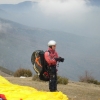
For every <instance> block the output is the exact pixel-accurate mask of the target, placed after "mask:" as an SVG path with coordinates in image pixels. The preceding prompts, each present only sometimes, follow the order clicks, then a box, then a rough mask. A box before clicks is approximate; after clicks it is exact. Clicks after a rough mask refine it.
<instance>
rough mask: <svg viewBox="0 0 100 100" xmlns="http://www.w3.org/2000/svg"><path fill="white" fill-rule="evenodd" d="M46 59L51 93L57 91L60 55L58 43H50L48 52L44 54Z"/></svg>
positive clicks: (51, 41) (52, 41)
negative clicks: (57, 50) (58, 59)
mask: <svg viewBox="0 0 100 100" xmlns="http://www.w3.org/2000/svg"><path fill="white" fill-rule="evenodd" d="M44 58H45V60H46V62H47V63H48V72H49V90H50V91H51V92H55V91H57V69H56V66H57V60H56V59H57V58H59V57H58V53H57V52H56V42H55V41H54V40H50V41H49V42H48V50H47V51H46V52H45V54H44Z"/></svg>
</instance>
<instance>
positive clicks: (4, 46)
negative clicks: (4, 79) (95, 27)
mask: <svg viewBox="0 0 100 100" xmlns="http://www.w3.org/2000/svg"><path fill="white" fill-rule="evenodd" d="M51 39H54V40H55V41H57V51H58V53H59V56H61V57H64V58H65V61H64V63H60V66H59V68H58V70H59V71H58V74H60V75H62V76H65V77H68V78H69V79H71V80H78V78H79V76H80V75H83V74H84V72H85V71H86V70H87V71H89V72H90V73H92V75H93V76H94V77H95V78H96V79H98V80H99V81H100V77H99V76H100V53H99V51H100V40H99V39H95V38H87V37H83V36H79V35H75V34H71V33H66V32H60V31H51V30H45V29H40V28H32V27H28V26H25V25H21V24H18V23H15V22H13V21H9V20H5V19H2V18H0V66H3V67H5V68H7V69H9V70H12V71H15V70H17V69H18V68H20V67H21V68H29V69H31V70H32V71H33V68H32V64H31V55H32V53H33V51H34V50H38V49H39V50H40V49H42V50H44V51H45V50H47V43H48V41H49V40H51ZM33 73H35V72H34V71H33Z"/></svg>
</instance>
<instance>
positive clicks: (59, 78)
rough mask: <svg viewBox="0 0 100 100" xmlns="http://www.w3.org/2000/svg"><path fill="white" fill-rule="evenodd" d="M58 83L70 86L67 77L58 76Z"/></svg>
mask: <svg viewBox="0 0 100 100" xmlns="http://www.w3.org/2000/svg"><path fill="white" fill-rule="evenodd" d="M57 83H58V84H64V85H66V84H68V79H67V78H65V77H61V76H57Z"/></svg>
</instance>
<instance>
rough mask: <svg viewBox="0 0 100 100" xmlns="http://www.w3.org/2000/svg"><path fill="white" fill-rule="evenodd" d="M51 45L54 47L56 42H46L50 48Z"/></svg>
mask: <svg viewBox="0 0 100 100" xmlns="http://www.w3.org/2000/svg"><path fill="white" fill-rule="evenodd" d="M52 45H56V41H54V40H50V41H49V42H48V46H52Z"/></svg>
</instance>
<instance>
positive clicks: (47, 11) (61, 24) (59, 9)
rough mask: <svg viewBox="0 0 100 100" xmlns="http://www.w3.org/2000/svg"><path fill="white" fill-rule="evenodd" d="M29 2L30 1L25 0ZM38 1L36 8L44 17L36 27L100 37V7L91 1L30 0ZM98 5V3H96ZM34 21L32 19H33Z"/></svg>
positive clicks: (8, 0) (7, 0)
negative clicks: (40, 26)
mask: <svg viewBox="0 0 100 100" xmlns="http://www.w3.org/2000/svg"><path fill="white" fill-rule="evenodd" d="M22 1H25V0H0V3H18V2H22ZM26 1H30V0H26ZM31 1H39V3H38V7H39V8H40V10H41V12H42V13H43V14H44V16H46V18H47V20H46V19H44V20H45V22H44V24H41V23H42V20H39V21H40V22H41V23H39V24H38V25H42V26H43V25H44V27H43V28H47V27H49V28H50V27H51V29H57V30H61V31H62V30H63V31H66V32H69V33H75V34H82V35H87V36H90V35H91V36H100V6H97V5H96V2H98V0H95V2H94V1H93V0H92V3H94V4H95V5H91V3H90V1H91V0H31ZM97 4H98V3H97ZM33 20H34V19H33Z"/></svg>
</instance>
